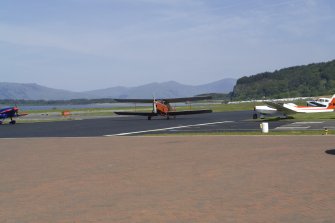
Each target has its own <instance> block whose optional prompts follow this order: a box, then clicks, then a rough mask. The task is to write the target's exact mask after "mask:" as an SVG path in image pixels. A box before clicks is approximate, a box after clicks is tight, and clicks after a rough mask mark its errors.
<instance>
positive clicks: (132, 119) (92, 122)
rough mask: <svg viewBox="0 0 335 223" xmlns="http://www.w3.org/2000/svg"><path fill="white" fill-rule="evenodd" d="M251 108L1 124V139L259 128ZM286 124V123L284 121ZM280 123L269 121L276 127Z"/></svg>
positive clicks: (253, 129) (271, 126) (251, 129)
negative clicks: (170, 115)
mask: <svg viewBox="0 0 335 223" xmlns="http://www.w3.org/2000/svg"><path fill="white" fill-rule="evenodd" d="M251 116H252V111H239V112H220V113H209V114H202V115H188V116H178V117H177V118H176V119H170V120H166V119H165V118H164V117H155V118H153V119H152V120H150V121H148V120H147V119H146V118H145V117H138V116H124V117H121V116H116V117H110V118H97V119H83V120H73V121H56V122H37V123H20V121H19V120H18V122H17V124H16V125H2V126H0V138H26V137H93V136H113V135H122V134H125V135H139V134H147V133H175V132H177V131H191V132H199V131H202V132H220V131H255V130H259V123H260V121H253V120H251ZM284 123H286V122H284ZM280 125H283V123H271V125H270V128H275V127H278V126H280Z"/></svg>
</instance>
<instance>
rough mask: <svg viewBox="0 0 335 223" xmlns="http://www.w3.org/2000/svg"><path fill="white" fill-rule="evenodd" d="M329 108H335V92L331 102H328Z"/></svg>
mask: <svg viewBox="0 0 335 223" xmlns="http://www.w3.org/2000/svg"><path fill="white" fill-rule="evenodd" d="M327 108H328V109H335V94H334V95H333V97H332V98H331V100H330V102H329V104H328V107H327Z"/></svg>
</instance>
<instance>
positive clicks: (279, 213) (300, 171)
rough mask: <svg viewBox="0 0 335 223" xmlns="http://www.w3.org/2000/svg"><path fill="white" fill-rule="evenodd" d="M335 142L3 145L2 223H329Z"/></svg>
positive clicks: (148, 140) (334, 198) (120, 140)
mask: <svg viewBox="0 0 335 223" xmlns="http://www.w3.org/2000/svg"><path fill="white" fill-rule="evenodd" d="M334 140H335V137H333V136H274V137H273V136H243V137H241V136H221V137H217V136H214V137H211V136H207V137H203V136H202V137H201V136H193V137H97V138H34V139H32V138H26V139H0V170H1V177H0V210H1V211H0V222H7V223H12V222H27V223H29V222H34V223H38V222H304V223H306V222H307V223H308V222H334V221H335V216H334V213H333V207H334V206H335V190H334V186H335V178H334V172H335V166H334V161H335V160H334V159H335V156H334V155H329V154H327V153H326V151H327V150H329V149H335V146H334Z"/></svg>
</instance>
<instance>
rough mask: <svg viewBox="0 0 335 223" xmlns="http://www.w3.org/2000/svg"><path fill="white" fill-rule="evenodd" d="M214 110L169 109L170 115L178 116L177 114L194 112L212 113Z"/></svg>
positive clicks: (191, 113)
mask: <svg viewBox="0 0 335 223" xmlns="http://www.w3.org/2000/svg"><path fill="white" fill-rule="evenodd" d="M212 112H213V111H212V110H210V109H203V110H187V111H169V112H168V115H171V116H177V115H194V114H205V113H212Z"/></svg>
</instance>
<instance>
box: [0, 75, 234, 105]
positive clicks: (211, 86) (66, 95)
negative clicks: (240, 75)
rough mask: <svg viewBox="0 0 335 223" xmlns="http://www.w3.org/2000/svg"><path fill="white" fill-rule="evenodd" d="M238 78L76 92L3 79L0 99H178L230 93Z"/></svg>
mask: <svg viewBox="0 0 335 223" xmlns="http://www.w3.org/2000/svg"><path fill="white" fill-rule="evenodd" d="M235 83H236V79H233V78H226V79H222V80H219V81H215V82H212V83H208V84H203V85H197V86H193V85H185V84H180V83H178V82H175V81H169V82H162V83H149V84H146V85H141V86H137V87H122V86H117V87H110V88H106V89H98V90H93V91H83V92H74V91H67V90H60V89H54V88H48V87H45V86H41V85H38V84H35V83H31V84H21V83H8V82H0V99H25V100H69V99H99V98H152V97H153V96H155V97H156V98H175V97H190V96H194V95H198V94H205V93H228V92H231V91H232V90H233V88H234V85H235Z"/></svg>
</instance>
